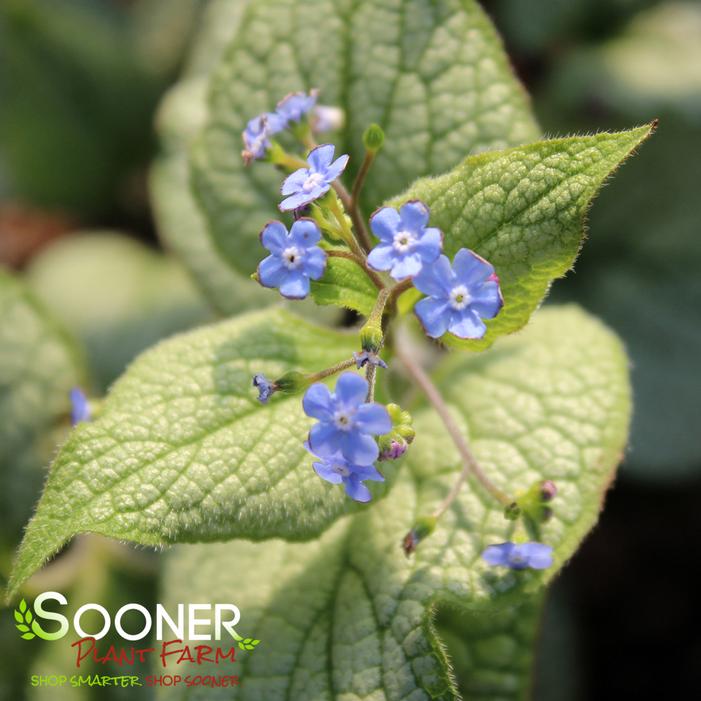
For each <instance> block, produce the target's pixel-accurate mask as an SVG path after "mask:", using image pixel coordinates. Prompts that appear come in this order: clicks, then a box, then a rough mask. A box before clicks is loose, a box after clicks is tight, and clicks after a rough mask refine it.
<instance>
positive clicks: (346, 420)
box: [302, 372, 392, 465]
mask: <svg viewBox="0 0 701 701" xmlns="http://www.w3.org/2000/svg"><path fill="white" fill-rule="evenodd" d="M367 393H368V383H367V380H365V378H363V377H360V375H356V374H355V373H353V372H344V373H343V374H342V375H341V376H340V377H339V378H338V382H337V383H336V391H335V392H334V393H331V392H330V391H329V389H328V387H326V386H325V385H322V384H321V383H319V382H317V383H315V384H313V385H312V386H311V387H310V388H309V389H308V390H307V392H306V394H305V395H304V399H303V400H302V406H303V407H304V412H305V413H306V414H307V416H311V417H312V418H314V419H318V420H319V423H317V424H314V426H312V429H311V431H310V432H309V448H310V450H311V451H312V452H313V453H314V454H315V455H318V456H319V457H320V458H332V457H333V456H335V455H336V454H337V453H340V454H341V455H342V456H343V457H344V458H345V459H346V460H347V461H348V462H350V463H353V465H372V463H374V462H375V460H377V458H378V456H379V454H380V450H379V448H378V447H377V443H376V442H375V439H374V438H373V436H379V435H382V434H384V433H389V432H390V431H391V430H392V420H391V419H390V417H389V413H388V412H387V409H386V408H385V407H384V406H382V405H381V404H377V403H374V402H372V403H370V402H366V401H365V398H366V397H367Z"/></svg>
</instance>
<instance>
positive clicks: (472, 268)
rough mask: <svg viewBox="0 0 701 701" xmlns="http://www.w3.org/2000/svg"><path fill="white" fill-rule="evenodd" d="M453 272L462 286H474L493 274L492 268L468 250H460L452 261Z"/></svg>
mask: <svg viewBox="0 0 701 701" xmlns="http://www.w3.org/2000/svg"><path fill="white" fill-rule="evenodd" d="M453 271H454V272H455V276H456V278H457V280H458V281H459V282H461V283H462V284H463V285H474V284H475V283H476V282H479V281H480V280H485V279H486V278H488V277H489V276H490V275H493V274H494V266H493V265H492V264H491V263H489V262H487V261H486V260H485V259H484V258H482V256H478V255H477V254H476V253H475V252H474V251H471V250H469V249H468V248H461V249H460V250H459V251H458V252H457V253H456V254H455V258H454V259H453Z"/></svg>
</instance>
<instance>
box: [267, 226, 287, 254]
mask: <svg viewBox="0 0 701 701" xmlns="http://www.w3.org/2000/svg"><path fill="white" fill-rule="evenodd" d="M260 242H261V243H262V244H263V246H265V248H267V249H268V250H269V251H270V252H271V253H282V251H283V249H285V248H287V246H288V245H289V244H288V238H287V229H286V228H285V225H284V224H283V223H282V222H281V221H271V222H268V223H267V224H266V225H265V227H264V228H263V231H261V232H260Z"/></svg>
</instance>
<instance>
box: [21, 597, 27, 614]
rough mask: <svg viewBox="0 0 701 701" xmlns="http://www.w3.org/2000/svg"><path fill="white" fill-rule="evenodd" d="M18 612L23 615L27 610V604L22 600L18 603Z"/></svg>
mask: <svg viewBox="0 0 701 701" xmlns="http://www.w3.org/2000/svg"><path fill="white" fill-rule="evenodd" d="M19 610H20V611H21V612H22V613H24V612H25V611H26V610H27V602H26V601H25V600H24V599H22V600H21V601H20V602H19Z"/></svg>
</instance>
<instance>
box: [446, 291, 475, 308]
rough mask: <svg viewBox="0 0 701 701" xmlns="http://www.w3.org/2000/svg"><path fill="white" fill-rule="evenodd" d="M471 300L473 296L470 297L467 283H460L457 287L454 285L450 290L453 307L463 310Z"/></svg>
mask: <svg viewBox="0 0 701 701" xmlns="http://www.w3.org/2000/svg"><path fill="white" fill-rule="evenodd" d="M471 301H472V297H470V293H469V292H468V291H467V287H465V285H458V286H457V287H453V289H452V290H451V291H450V306H451V307H452V308H453V309H457V310H458V311H461V310H462V309H465V307H466V306H467V305H468V304H469V303H470V302H471Z"/></svg>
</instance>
